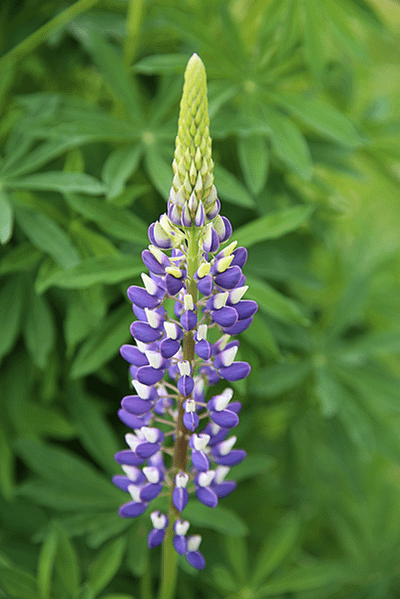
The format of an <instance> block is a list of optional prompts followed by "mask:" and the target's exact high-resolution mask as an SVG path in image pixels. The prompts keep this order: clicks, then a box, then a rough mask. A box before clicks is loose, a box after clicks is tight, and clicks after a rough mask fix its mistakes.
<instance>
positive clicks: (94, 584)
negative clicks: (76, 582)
mask: <svg viewBox="0 0 400 599" xmlns="http://www.w3.org/2000/svg"><path fill="white" fill-rule="evenodd" d="M125 550H126V539H125V538H124V537H119V538H117V539H114V540H113V541H110V542H109V543H107V545H106V546H105V547H104V548H103V549H102V550H101V551H100V552H99V553H98V555H97V557H96V559H95V560H94V561H93V563H92V564H91V567H90V574H89V578H88V584H89V585H90V588H92V589H93V590H94V592H95V593H96V594H97V593H99V592H100V591H102V590H103V589H104V587H106V586H107V584H108V583H109V582H110V581H111V580H112V579H113V578H114V576H115V574H116V573H117V572H118V570H119V568H120V566H121V563H122V560H123V557H124V554H125Z"/></svg>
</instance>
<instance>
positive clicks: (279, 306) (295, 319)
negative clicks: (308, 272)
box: [247, 277, 309, 326]
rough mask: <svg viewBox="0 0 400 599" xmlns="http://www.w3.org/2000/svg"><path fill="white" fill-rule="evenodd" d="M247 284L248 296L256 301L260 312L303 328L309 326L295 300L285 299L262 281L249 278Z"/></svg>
mask: <svg viewBox="0 0 400 599" xmlns="http://www.w3.org/2000/svg"><path fill="white" fill-rule="evenodd" d="M247 283H248V285H249V291H248V296H249V298H251V299H254V300H256V302H257V303H258V305H259V308H260V310H263V311H264V312H266V313H267V314H269V315H271V316H273V317H274V318H277V319H279V320H282V321H283V322H291V323H295V324H301V325H303V326H307V325H308V324H309V320H308V318H307V317H306V316H305V315H304V314H303V311H302V310H301V308H300V307H299V305H298V304H297V303H296V302H295V301H294V300H292V299H289V298H287V297H285V296H284V295H282V294H281V293H279V291H277V290H276V289H274V288H273V287H271V286H270V285H268V284H267V283H265V282H264V281H261V280H260V279H253V278H252V277H251V278H250V277H247Z"/></svg>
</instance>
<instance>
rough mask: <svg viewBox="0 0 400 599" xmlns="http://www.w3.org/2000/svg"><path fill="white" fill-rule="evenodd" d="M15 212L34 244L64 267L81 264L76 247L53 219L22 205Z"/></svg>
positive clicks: (20, 224) (18, 221) (19, 223)
mask: <svg viewBox="0 0 400 599" xmlns="http://www.w3.org/2000/svg"><path fill="white" fill-rule="evenodd" d="M15 213H16V220H17V223H18V225H19V226H20V227H21V229H22V230H23V232H24V233H25V235H26V236H27V237H28V239H29V240H30V241H31V242H32V243H33V245H34V246H36V247H37V248H38V249H40V250H42V251H43V252H45V253H46V254H49V255H50V256H51V257H52V258H53V259H54V260H55V261H56V262H57V264H59V265H60V266H61V267H62V268H73V267H74V266H76V265H77V264H79V262H80V257H79V254H78V252H77V250H76V248H75V247H74V246H73V245H72V243H71V242H70V240H69V238H68V236H67V234H66V233H65V232H64V231H63V229H62V228H61V227H60V226H59V225H57V223H55V222H54V221H53V220H52V219H50V218H49V217H48V216H46V215H44V214H40V213H38V212H34V211H33V210H29V209H27V208H23V207H22V206H17V207H16V210H15Z"/></svg>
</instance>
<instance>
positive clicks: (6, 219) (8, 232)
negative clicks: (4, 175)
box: [0, 189, 14, 245]
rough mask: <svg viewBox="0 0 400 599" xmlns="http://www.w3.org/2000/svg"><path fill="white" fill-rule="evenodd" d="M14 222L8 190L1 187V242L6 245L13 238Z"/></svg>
mask: <svg viewBox="0 0 400 599" xmlns="http://www.w3.org/2000/svg"><path fill="white" fill-rule="evenodd" d="M13 224H14V212H13V209H12V206H11V203H10V201H9V198H8V195H7V192H6V191H5V190H4V189H0V243H1V244H2V245H5V244H6V243H8V242H9V241H10V239H11V236H12V232H13Z"/></svg>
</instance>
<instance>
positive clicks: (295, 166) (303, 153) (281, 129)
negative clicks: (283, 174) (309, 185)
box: [263, 106, 313, 181]
mask: <svg viewBox="0 0 400 599" xmlns="http://www.w3.org/2000/svg"><path fill="white" fill-rule="evenodd" d="M263 112H264V117H265V120H266V122H267V123H268V126H269V127H270V129H271V132H272V135H271V138H272V145H273V148H274V150H275V153H276V155H277V156H278V157H279V158H280V160H282V162H283V163H284V164H286V165H287V166H288V167H289V168H290V169H292V170H294V171H295V172H296V173H298V174H299V175H300V176H301V177H302V178H303V179H305V180H307V181H308V180H310V179H311V176H312V172H313V164H312V160H311V154H310V150H309V148H308V145H307V142H306V140H305V138H304V136H303V135H302V133H301V132H300V130H299V129H298V128H297V127H296V125H295V124H294V123H293V121H291V120H290V119H289V118H287V117H286V116H284V115H283V114H281V113H280V112H278V111H277V110H274V109H273V108H270V107H268V108H267V107H266V106H264V107H263Z"/></svg>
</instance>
